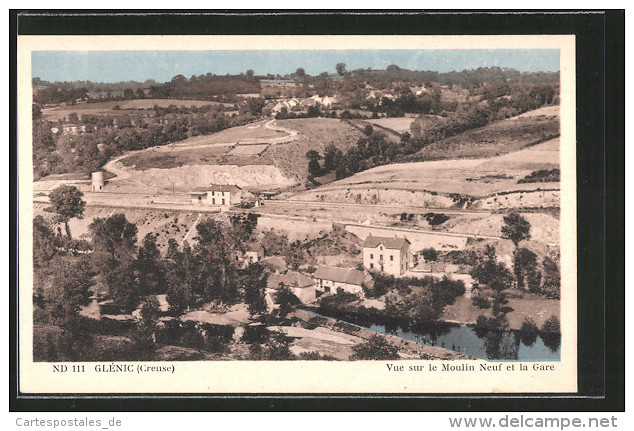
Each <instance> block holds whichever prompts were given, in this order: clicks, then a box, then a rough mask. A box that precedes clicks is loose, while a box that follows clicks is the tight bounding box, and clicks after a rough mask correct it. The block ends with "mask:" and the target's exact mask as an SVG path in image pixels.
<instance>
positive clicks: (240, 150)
mask: <svg viewBox="0 0 634 431" xmlns="http://www.w3.org/2000/svg"><path fill="white" fill-rule="evenodd" d="M268 147H269V145H268V144H254V145H238V146H236V147H233V149H232V150H231V151H229V152H228V153H227V154H229V155H230V156H259V155H260V154H262V153H263V152H264V151H266V149H267V148H268Z"/></svg>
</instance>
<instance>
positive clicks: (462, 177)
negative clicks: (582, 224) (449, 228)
mask: <svg viewBox="0 0 634 431" xmlns="http://www.w3.org/2000/svg"><path fill="white" fill-rule="evenodd" d="M558 167H559V139H553V140H550V141H548V142H544V143H542V144H538V145H535V146H532V147H529V148H526V149H523V150H520V151H516V152H513V153H509V154H505V155H503V156H498V157H492V158H489V159H485V158H480V159H459V160H435V161H429V162H416V163H397V164H391V165H385V166H379V167H376V168H373V169H369V170H367V171H363V172H360V173H358V174H355V175H353V176H352V177H349V178H345V179H343V180H340V181H337V182H335V183H332V184H329V185H326V186H323V187H319V188H317V189H314V190H310V191H308V192H305V193H303V194H301V195H298V196H297V198H298V199H300V198H302V196H303V198H304V199H310V197H313V198H314V197H315V196H316V195H320V196H324V198H320V199H323V200H326V201H328V200H329V199H328V196H329V194H333V195H336V194H339V191H341V190H344V191H346V193H347V194H348V195H352V196H353V198H354V195H355V192H357V193H358V192H359V191H360V190H369V191H372V190H374V194H375V195H376V194H377V191H378V202H377V203H379V202H383V201H382V200H380V199H381V198H380V193H382V190H390V191H392V190H394V189H396V190H405V191H426V192H432V193H431V195H432V196H433V193H443V194H450V193H458V194H461V195H469V196H489V195H492V194H495V193H500V192H507V191H515V190H535V189H537V188H542V189H544V188H546V189H558V188H559V183H553V182H550V183H528V184H518V183H517V181H518V180H519V179H521V178H524V177H525V176H526V175H528V174H530V173H531V172H533V171H535V170H539V169H553V168H558ZM390 193H391V192H383V194H384V195H385V196H386V197H387V196H390ZM412 198H413V199H414V201H412V202H402V203H403V204H407V205H416V202H415V201H416V200H418V199H420V197H415V196H412ZM436 199H437V200H438V199H442V197H436Z"/></svg>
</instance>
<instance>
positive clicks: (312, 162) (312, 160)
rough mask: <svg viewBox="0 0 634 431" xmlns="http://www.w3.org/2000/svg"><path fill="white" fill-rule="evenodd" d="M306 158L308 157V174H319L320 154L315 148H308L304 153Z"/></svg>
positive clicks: (312, 175)
mask: <svg viewBox="0 0 634 431" xmlns="http://www.w3.org/2000/svg"><path fill="white" fill-rule="evenodd" d="M306 158H307V159H308V174H309V175H310V176H311V177H317V176H319V175H320V174H321V166H320V165H319V161H320V160H321V155H320V154H319V153H318V152H317V151H315V150H309V151H308V152H307V153H306Z"/></svg>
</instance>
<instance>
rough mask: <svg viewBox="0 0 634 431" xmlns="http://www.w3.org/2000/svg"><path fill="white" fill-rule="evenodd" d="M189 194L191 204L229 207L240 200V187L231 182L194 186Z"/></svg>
mask: <svg viewBox="0 0 634 431" xmlns="http://www.w3.org/2000/svg"><path fill="white" fill-rule="evenodd" d="M189 195H190V198H191V202H192V203H193V204H201V205H211V206H221V207H229V206H231V205H237V204H239V203H240V202H242V189H241V188H240V187H238V186H235V185H232V184H231V185H225V184H212V185H210V186H205V187H195V188H194V189H192V190H191V191H190V192H189Z"/></svg>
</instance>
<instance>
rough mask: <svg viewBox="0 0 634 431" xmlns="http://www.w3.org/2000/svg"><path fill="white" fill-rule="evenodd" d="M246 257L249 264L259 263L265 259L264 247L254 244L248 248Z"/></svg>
mask: <svg viewBox="0 0 634 431" xmlns="http://www.w3.org/2000/svg"><path fill="white" fill-rule="evenodd" d="M244 256H245V258H246V260H247V262H248V263H249V264H251V263H256V262H259V261H260V260H262V259H263V258H264V247H262V246H261V245H257V244H253V245H251V246H249V248H247V251H246V252H245V253H244Z"/></svg>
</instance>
